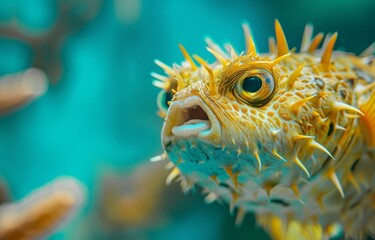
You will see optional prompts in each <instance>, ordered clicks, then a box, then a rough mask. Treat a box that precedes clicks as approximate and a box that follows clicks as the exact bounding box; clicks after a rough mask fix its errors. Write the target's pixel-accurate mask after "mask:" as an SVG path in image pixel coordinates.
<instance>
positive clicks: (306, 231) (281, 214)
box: [152, 20, 375, 239]
mask: <svg viewBox="0 0 375 240" xmlns="http://www.w3.org/2000/svg"><path fill="white" fill-rule="evenodd" d="M243 28H244V32H245V40H246V51H245V52H242V53H241V54H237V53H236V52H235V51H234V50H233V47H231V46H230V45H227V46H226V47H227V49H226V50H223V49H221V48H220V47H219V46H218V45H216V44H215V43H214V42H212V41H211V40H210V39H207V42H208V48H207V49H208V51H210V52H211V53H212V54H213V55H214V56H215V57H216V59H217V60H216V61H215V62H214V63H207V62H206V61H204V60H203V59H202V58H200V57H199V56H196V55H194V56H193V58H194V59H195V61H194V60H193V58H192V57H191V56H190V55H189V54H188V53H187V51H186V50H185V48H184V47H183V46H181V45H180V48H181V51H182V53H183V55H184V57H185V59H186V61H184V62H182V64H181V65H177V64H174V65H173V66H172V67H169V66H167V65H165V64H164V63H162V62H160V61H158V60H156V64H158V65H159V66H160V67H161V68H162V69H163V70H164V71H165V73H166V74H167V76H162V75H159V74H156V73H153V74H152V76H153V77H154V78H156V81H154V84H155V85H156V86H157V87H160V88H161V89H162V91H161V93H160V94H159V96H158V106H159V115H160V116H162V117H164V118H165V123H164V126H163V130H162V141H163V146H164V149H165V153H163V154H162V155H160V156H157V157H155V158H154V159H153V160H162V159H169V160H170V163H169V164H168V165H169V166H170V167H171V168H172V171H171V174H170V175H169V177H168V179H167V183H170V182H171V181H172V180H173V179H175V178H177V177H178V179H179V180H180V182H181V185H182V188H183V190H184V191H188V190H189V189H191V188H192V187H194V186H195V185H199V186H200V187H202V188H203V192H204V193H205V194H207V196H206V198H205V199H206V201H207V202H212V201H216V200H217V201H224V202H227V203H228V204H229V206H230V209H231V211H234V210H235V209H236V211H237V214H238V219H237V222H238V223H240V222H241V221H242V218H243V216H244V214H245V213H247V212H254V213H255V214H256V216H257V220H258V223H259V224H260V225H262V226H263V227H264V228H265V229H266V230H268V231H269V233H270V234H271V236H272V237H273V238H274V239H322V238H329V237H330V236H332V235H334V234H337V233H339V232H343V233H344V234H345V237H347V238H354V239H362V238H365V237H366V236H374V234H375V190H374V189H375V177H374V174H373V172H374V169H375V151H374V147H375V140H374V139H375V138H374V136H375V131H374V126H373V125H375V108H374V107H373V106H374V105H375V97H374V96H375V91H374V89H375V82H374V79H375V63H374V61H373V59H374V56H373V52H374V45H372V46H370V48H368V49H367V50H366V51H365V52H364V53H363V55H362V56H360V57H357V56H354V55H352V54H349V53H345V52H339V51H333V47H334V43H335V41H336V38H337V34H333V35H328V36H327V37H326V40H324V42H323V43H322V47H321V48H320V49H318V46H319V44H320V41H322V40H323V35H322V34H318V35H316V36H315V37H314V38H312V27H311V26H310V25H307V27H306V29H305V33H304V36H303V41H302V46H301V50H300V52H298V53H297V52H295V50H289V47H288V44H287V41H286V38H285V36H284V33H283V30H282V28H281V25H280V23H279V22H278V21H277V20H276V21H275V31H276V43H275V40H273V39H272V38H271V39H270V41H269V43H270V52H269V53H266V54H259V53H257V50H256V48H255V44H254V41H253V38H252V36H251V34H250V29H249V27H248V26H247V25H246V24H244V25H243ZM197 63H199V65H200V66H198V64H197ZM254 76H255V77H257V78H259V79H261V80H262V85H261V88H260V89H259V91H257V92H255V93H254V91H255V90H257V89H252V90H251V91H252V92H250V91H246V89H245V87H244V86H245V85H244V84H243V83H244V81H248V84H251V82H250V81H251V80H249V79H248V78H249V77H254ZM246 79H247V80H246ZM253 79H254V78H253ZM258 81H259V80H258ZM249 82H250V83H249ZM254 86H255V85H254ZM256 87H258V88H259V84H258V85H256ZM254 88H255V87H254Z"/></svg>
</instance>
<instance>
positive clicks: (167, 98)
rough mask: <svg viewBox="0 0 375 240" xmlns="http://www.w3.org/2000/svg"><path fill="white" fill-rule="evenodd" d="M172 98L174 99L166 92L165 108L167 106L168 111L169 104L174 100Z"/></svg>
mask: <svg viewBox="0 0 375 240" xmlns="http://www.w3.org/2000/svg"><path fill="white" fill-rule="evenodd" d="M172 97H173V95H172V93H170V92H165V95H164V106H165V108H167V109H168V107H169V106H168V102H169V101H171V100H172Z"/></svg>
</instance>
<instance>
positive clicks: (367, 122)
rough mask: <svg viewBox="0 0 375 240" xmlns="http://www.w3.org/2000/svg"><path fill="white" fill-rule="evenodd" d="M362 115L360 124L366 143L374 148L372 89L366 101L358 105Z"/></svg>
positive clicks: (374, 95)
mask: <svg viewBox="0 0 375 240" xmlns="http://www.w3.org/2000/svg"><path fill="white" fill-rule="evenodd" d="M359 108H360V110H361V111H362V112H363V114H364V116H361V120H360V126H361V129H362V133H363V134H364V136H365V139H366V142H367V145H368V146H369V147H370V148H375V125H374V123H375V91H372V93H371V94H370V98H369V100H368V101H367V102H365V103H364V104H362V105H360V106H359Z"/></svg>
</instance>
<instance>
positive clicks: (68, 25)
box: [0, 0, 101, 83]
mask: <svg viewBox="0 0 375 240" xmlns="http://www.w3.org/2000/svg"><path fill="white" fill-rule="evenodd" d="M57 3H58V5H57V8H58V14H57V16H56V19H55V22H54V24H53V26H52V27H51V28H50V29H47V30H46V31H43V32H40V33H38V32H35V31H32V30H30V29H27V28H25V26H23V25H22V24H21V23H19V22H18V20H17V18H14V19H13V20H12V21H11V22H9V23H1V24H0V36H1V37H2V38H10V39H15V40H18V41H21V42H24V43H26V44H28V45H30V47H31V49H32V51H33V53H34V59H33V61H32V64H31V65H32V67H35V68H40V69H42V70H43V71H45V73H46V75H47V76H48V79H49V81H51V83H57V82H58V81H59V80H60V78H61V75H62V71H63V70H62V68H63V67H62V63H61V51H62V45H63V43H64V41H65V40H66V38H67V37H68V36H69V35H70V34H72V33H75V32H77V31H78V30H80V29H81V28H82V27H83V26H85V25H86V24H87V23H88V22H90V21H91V20H92V19H93V18H94V17H95V16H96V15H97V14H98V12H99V10H100V7H101V0H84V1H73V0H65V1H64V0H60V1H57ZM82 9H84V11H82Z"/></svg>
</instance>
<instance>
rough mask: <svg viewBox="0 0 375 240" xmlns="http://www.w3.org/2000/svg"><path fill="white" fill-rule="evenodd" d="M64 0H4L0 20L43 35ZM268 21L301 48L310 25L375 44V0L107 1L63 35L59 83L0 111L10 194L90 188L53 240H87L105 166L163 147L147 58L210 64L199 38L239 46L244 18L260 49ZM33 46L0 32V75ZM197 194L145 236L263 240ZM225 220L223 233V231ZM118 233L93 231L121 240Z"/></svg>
mask: <svg viewBox="0 0 375 240" xmlns="http://www.w3.org/2000/svg"><path fill="white" fill-rule="evenodd" d="M60 2H62V1H57V0H56V1H52V0H33V1H30V0H28V1H26V0H18V1H14V0H2V1H1V2H0V24H2V25H3V26H4V25H5V26H6V25H9V24H11V22H12V21H13V22H14V21H16V22H18V23H19V25H20V26H22V29H23V30H22V31H26V32H28V33H30V34H34V35H43V34H45V33H46V32H48V31H49V30H50V29H51V28H53V26H54V24H56V22H55V21H56V19H57V15H58V14H59V11H60V10H61V9H59V7H58V6H59V4H60ZM68 2H69V1H68ZM70 2H74V1H70ZM82 2H83V3H82V6H79V7H77V9H76V11H77V12H78V13H76V14H80V11H82V12H85V11H89V9H90V7H91V5H90V1H82ZM127 4H128V5H127ZM68 17H69V16H68ZM275 18H278V19H279V20H280V22H281V24H282V25H283V28H284V31H285V34H286V36H287V37H288V40H289V46H291V47H293V46H296V47H299V46H300V41H301V36H302V32H303V29H304V25H305V24H306V23H313V24H314V27H315V32H316V33H317V32H320V31H323V32H334V31H338V32H339V39H338V42H337V44H336V47H337V48H340V49H345V50H346V51H349V52H354V53H360V52H361V51H362V50H364V49H365V48H366V47H367V46H369V45H370V44H371V43H372V42H373V41H375V1H373V0H332V1H327V0H315V1H300V0H287V1H245V0H243V1H241V0H232V1H224V0H217V1H214V0H206V1H198V0H190V1H187V0H181V1H175V0H160V1H151V0H148V1H147V0H143V1H141V0H118V1H110V0H108V1H106V0H103V1H102V2H101V6H100V8H99V9H98V12H97V14H96V15H95V17H93V18H92V19H90V20H89V21H87V22H86V23H85V24H84V25H83V26H82V27H80V28H79V29H76V30H74V31H72V32H71V33H70V34H67V35H66V36H65V37H64V38H63V39H62V42H61V46H60V49H59V51H58V53H59V55H58V56H55V57H57V58H59V59H60V60H61V65H60V66H61V69H62V73H61V75H60V76H59V77H58V79H57V80H58V81H57V83H53V84H50V85H49V89H48V91H47V92H46V94H45V95H44V96H42V97H41V98H39V99H37V100H36V101H35V102H33V103H31V104H30V105H28V106H26V107H24V108H22V109H21V110H18V111H17V112H14V113H11V114H9V115H6V116H4V117H2V118H0V176H1V177H2V178H3V179H5V181H6V183H7V185H8V186H9V189H10V194H11V196H12V198H13V199H14V200H18V199H21V198H23V197H24V196H26V195H27V194H28V193H29V192H30V191H32V190H33V189H35V188H37V187H39V186H41V185H44V184H45V183H47V182H49V181H51V180H52V179H54V178H56V177H57V176H59V175H72V176H74V177H76V178H78V179H79V180H81V181H82V182H83V183H84V184H85V185H86V186H87V189H88V196H87V201H86V204H85V205H84V207H83V209H82V210H81V211H80V212H79V214H78V216H77V217H76V218H74V219H72V222H73V223H74V224H73V223H71V224H66V225H64V226H63V227H62V228H59V230H58V231H57V233H55V234H53V235H52V236H51V237H50V239H66V238H68V239H74V238H77V236H78V233H77V232H80V233H79V236H85V238H87V239H94V238H95V237H94V236H93V235H90V234H88V233H82V231H84V230H79V229H78V230H77V227H75V226H76V224H78V225H79V223H81V222H83V221H86V220H85V219H87V218H89V216H91V215H92V212H94V211H95V209H96V203H97V196H98V194H99V189H98V185H99V181H100V179H101V174H102V169H106V168H113V169H118V171H122V170H126V169H131V168H133V167H134V166H136V165H138V164H140V163H144V162H147V161H148V159H149V158H150V157H152V156H154V155H156V154H159V153H161V152H162V148H161V143H160V129H161V126H162V123H163V121H162V119H160V118H159V117H158V116H157V114H156V111H157V109H156V102H155V99H156V95H157V93H158V90H157V89H156V88H155V87H154V86H153V85H152V84H151V81H152V78H151V76H150V72H158V73H162V71H161V70H160V69H158V67H157V66H156V65H155V64H154V62H153V61H154V59H156V58H157V59H160V60H162V61H163V62H166V63H167V64H172V63H173V62H180V61H182V59H183V58H182V55H181V53H180V52H179V49H178V43H182V44H184V46H185V47H186V48H187V49H188V50H189V52H191V53H198V54H199V55H201V56H202V57H203V58H207V59H211V60H213V58H212V57H211V56H210V55H209V53H208V52H207V51H206V50H205V43H204V40H203V39H204V37H205V36H210V37H212V38H213V39H214V40H216V41H217V42H218V43H220V44H223V43H225V42H231V43H232V44H233V45H234V46H235V47H236V48H237V49H238V50H242V49H243V48H244V47H243V46H244V40H243V33H242V30H241V23H242V22H243V21H245V20H246V21H248V22H249V23H250V25H251V27H252V32H253V34H254V38H255V40H256V42H257V46H258V48H259V49H260V51H261V52H265V51H267V48H268V47H267V46H268V43H267V38H268V36H271V35H273V34H274V33H273V22H274V19H275ZM64 21H69V19H68V18H67V19H64ZM71 25H72V26H74V18H73V20H71ZM34 50H35V49H32V48H31V46H30V44H28V43H27V42H25V41H22V40H21V41H20V40H15V39H12V38H9V37H8V36H4V35H2V36H0V75H4V74H7V73H11V72H16V71H20V70H24V69H26V68H28V67H31V66H32V59H33V56H34V54H35V53H34ZM46 61H47V62H48V59H46ZM42 70H46V71H47V70H48V69H42ZM193 195H194V194H193ZM195 195H196V196H195V197H193V198H192V199H193V200H194V201H193V202H192V204H191V206H186V208H187V209H184V210H182V213H180V214H182V216H183V217H181V216H180V217H179V218H176V221H173V222H171V223H170V225H168V226H167V227H165V228H162V229H158V230H152V231H151V230H149V229H148V230H147V229H145V234H144V235H142V236H143V237H144V238H142V239H177V237H178V239H202V240H203V239H228V238H229V237H230V236H235V237H237V238H238V239H251V234H252V233H254V234H258V235H256V236H258V237H259V238H266V235H264V233H263V232H262V231H261V230H260V229H257V228H255V229H254V228H253V225H254V223H253V222H251V223H249V224H248V225H245V227H242V228H240V229H236V228H235V227H234V226H227V225H231V224H233V223H232V222H233V219H232V218H231V217H230V216H229V214H228V213H227V212H228V210H227V208H226V206H220V205H217V206H216V205H215V206H211V205H210V206H206V205H205V204H203V201H202V200H201V198H202V197H201V196H200V194H199V193H198V192H197V193H195ZM190 197H191V196H190ZM194 204H195V205H194ZM189 207H191V208H190V209H191V210H189V209H188V208H189ZM224 208H225V210H223V209H224ZM228 219H229V220H228ZM252 221H253V220H252ZM223 225H226V226H227V227H226V228H224V229H225V232H223V231H222V230H220V231H219V230H218V228H220V227H221V226H223ZM92 226H93V227H92V229H94V228H95V227H94V226H95V224H92ZM246 228H249V229H246ZM86 230H87V229H86ZM86 230H85V231H86ZM91 231H94V230H91ZM120 232H121V231H120ZM99 236H100V237H99ZM109 236H111V237H109ZM116 236H117V237H118V238H117V237H114V235H111V234H107V235H106V234H104V233H103V234H102V235H97V237H96V238H98V239H99V238H100V239H116V238H117V239H122V237H121V235H116ZM137 236H138V235H137ZM77 239H78V238H77ZM134 239H136V238H134ZM253 239H256V238H253Z"/></svg>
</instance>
